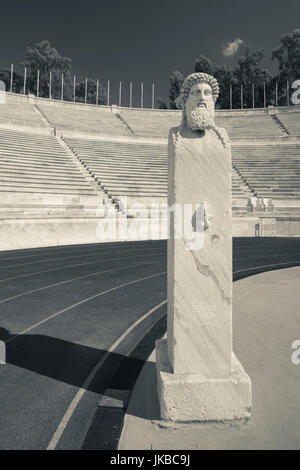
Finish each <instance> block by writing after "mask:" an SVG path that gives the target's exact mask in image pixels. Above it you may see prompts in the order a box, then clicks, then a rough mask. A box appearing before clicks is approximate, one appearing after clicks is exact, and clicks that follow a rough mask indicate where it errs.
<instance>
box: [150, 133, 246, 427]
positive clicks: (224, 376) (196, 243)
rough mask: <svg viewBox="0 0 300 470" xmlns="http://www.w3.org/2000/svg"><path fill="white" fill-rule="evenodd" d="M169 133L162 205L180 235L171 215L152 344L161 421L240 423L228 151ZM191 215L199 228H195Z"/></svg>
mask: <svg viewBox="0 0 300 470" xmlns="http://www.w3.org/2000/svg"><path fill="white" fill-rule="evenodd" d="M175 133H176V129H173V130H171V132H170V138H169V182H168V183H169V193H168V203H169V206H172V205H174V204H177V205H178V206H177V207H180V208H181V210H182V219H183V220H182V226H183V233H182V234H180V233H178V225H176V224H174V218H175V222H176V217H177V215H176V214H175V216H174V217H173V216H172V217H171V223H170V239H169V240H168V333H167V344H166V343H165V342H158V344H157V349H156V351H157V373H158V393H159V400H160V405H161V416H162V418H164V419H172V420H176V421H189V420H197V421H198V420H200V421H202V420H203V421H207V420H227V419H235V418H244V417H246V416H249V410H250V406H251V382H250V379H249V377H248V376H247V374H246V373H245V371H244V370H243V368H242V366H241V365H240V363H239V362H238V361H237V359H236V358H235V356H234V355H233V353H232V215H231V152H230V147H227V148H225V147H224V145H223V143H222V142H221V140H220V139H219V137H218V136H217V134H216V133H215V132H214V131H212V130H209V131H206V132H205V133H204V132H202V133H201V132H192V131H188V130H187V131H186V132H185V134H184V135H183V136H182V137H180V138H179V139H178V141H177V143H176V139H174V135H176V134H175ZM190 207H192V208H193V209H192V211H190V210H188V209H189V208H190ZM197 207H198V211H197V210H196V209H197ZM199 207H200V215H201V213H203V208H204V211H205V219H204V220H203V223H201V221H200V223H199V221H198V223H197V222H196V223H195V219H196V216H197V214H199ZM177 222H178V220H177ZM175 227H177V229H175ZM176 230H177V232H176Z"/></svg>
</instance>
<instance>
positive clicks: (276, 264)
mask: <svg viewBox="0 0 300 470" xmlns="http://www.w3.org/2000/svg"><path fill="white" fill-rule="evenodd" d="M290 263H300V260H296V261H286V262H285V263H275V264H265V265H264V266H255V267H253V268H246V269H239V270H238V271H233V274H235V273H241V272H243V271H253V270H254V269H261V268H271V267H273V266H283V265H284V266H286V265H287V264H290ZM288 267H290V268H296V267H297V266H288ZM259 274H260V273H259Z"/></svg>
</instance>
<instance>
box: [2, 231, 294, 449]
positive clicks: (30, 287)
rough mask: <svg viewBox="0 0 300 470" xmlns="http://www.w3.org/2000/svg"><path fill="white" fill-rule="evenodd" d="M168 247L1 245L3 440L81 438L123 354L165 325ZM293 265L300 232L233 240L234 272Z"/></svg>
mask: <svg viewBox="0 0 300 470" xmlns="http://www.w3.org/2000/svg"><path fill="white" fill-rule="evenodd" d="M166 247H167V245H166V241H146V242H124V243H106V244H96V245H77V246H62V247H49V248H37V249H29V250H17V251H13V252H1V253H0V287H1V294H0V318H1V321H0V324H1V327H0V339H2V340H4V341H5V342H6V347H7V364H6V365H3V366H0V380H1V384H2V385H1V389H0V402H1V404H2V405H1V408H2V410H1V425H0V448H1V449H46V448H49V443H50V444H51V445H50V448H61V449H79V448H81V447H82V444H83V443H84V442H85V438H86V436H87V434H88V431H89V429H90V424H91V418H92V416H93V412H94V410H95V409H96V408H97V403H98V397H99V395H101V393H104V391H105V389H106V388H107V386H108V385H109V384H110V382H111V380H113V377H114V373H115V372H116V371H117V370H118V369H119V368H120V367H121V365H122V361H123V360H124V357H125V356H128V355H129V354H130V352H131V351H133V350H135V348H136V347H137V346H138V344H139V342H140V340H141V338H144V337H145V338H146V337H147V335H148V333H149V332H150V331H154V330H155V328H156V327H157V325H159V327H157V329H156V330H155V331H156V333H155V334H156V335H161V334H163V332H164V329H165V320H164V313H165V312H166V305H165V299H166ZM296 265H300V239H297V238H270V239H267V238H237V239H234V240H233V279H234V280H238V279H241V278H243V277H247V276H251V275H253V274H257V273H258V272H262V271H266V270H271V269H280V268H285V267H289V266H296ZM155 306H159V307H158V308H157V309H155ZM149 312H151V314H149V315H147V313H149ZM145 315H146V316H145ZM133 325H135V326H134V328H132V326H133ZM131 328H132V329H131ZM125 332H128V335H125V336H124V333H125ZM152 336H153V335H152ZM120 338H122V340H121V341H119V342H118V340H119V339H120ZM151 341H152V342H151ZM151 341H150V342H148V343H149V344H148V346H147V347H146V348H145V345H144V346H143V348H144V352H143V354H145V352H147V351H148V349H147V348H149V347H151V345H152V344H153V338H152V339H151ZM114 345H115V346H116V347H115V348H114ZM140 354H141V353H140ZM140 357H142V355H141V356H140ZM104 358H106V359H105V360H104ZM101 361H102V362H101ZM97 364H101V367H100V368H99V370H97V373H95V376H94V377H92V379H91V380H90V381H89V382H86V381H87V378H88V377H89V376H90V374H91V372H92V371H93V370H94V369H95V367H96V368H97ZM80 390H83V391H84V393H82V396H81V398H80V401H79V402H78V403H77V405H76V407H75V408H74V409H73V410H72V414H71V415H70V416H69V415H68V422H67V423H65V422H64V423H63V424H65V426H64V427H63V429H62V427H59V426H60V424H61V422H62V420H63V418H64V416H65V414H66V411H67V410H68V409H69V407H70V405H71V404H72V403H73V401H74V400H75V398H76V396H78V392H79V391H80ZM58 429H60V431H61V430H62V432H60V433H59V435H58V434H55V433H57V430H58ZM54 436H55V439H54ZM53 439H54V440H53Z"/></svg>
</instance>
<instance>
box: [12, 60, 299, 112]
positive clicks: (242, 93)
mask: <svg viewBox="0 0 300 470" xmlns="http://www.w3.org/2000/svg"><path fill="white" fill-rule="evenodd" d="M13 73H14V66H13V64H12V65H11V71H10V92H12V89H13ZM26 80H27V68H26V67H25V68H24V88H23V93H24V95H25V94H26ZM39 87H40V71H39V70H38V72H37V94H36V96H37V97H39ZM73 89H74V91H73V101H74V103H75V101H76V76H75V75H74V78H73ZM87 94H88V79H87V78H86V79H85V96H84V102H85V104H86V103H87ZM263 94H264V98H263V101H264V108H266V107H267V92H266V82H264V83H263ZM289 94H290V93H289V82H288V81H287V82H286V98H287V103H286V104H287V106H289V105H290V98H289ZM140 97H141V101H140V107H141V108H143V107H144V84H143V82H141V89H140ZM51 98H52V72H51V71H50V73H49V99H51ZM63 99H64V74H61V100H63ZM98 102H99V80H98V79H97V81H96V100H95V104H96V105H98ZM106 104H107V106H109V105H110V104H111V103H110V81H109V80H107V95H106ZM118 105H119V107H121V106H122V82H120V83H119V102H118ZM275 106H276V107H277V106H278V83H277V82H276V84H275ZM129 107H130V108H132V82H130V84H129ZM151 107H152V109H153V108H154V107H155V85H154V83H152V94H151ZM240 107H241V109H243V108H244V87H243V84H241V85H240ZM252 107H253V108H255V85H254V83H252ZM229 108H230V109H232V108H233V104H232V83H230V89H229Z"/></svg>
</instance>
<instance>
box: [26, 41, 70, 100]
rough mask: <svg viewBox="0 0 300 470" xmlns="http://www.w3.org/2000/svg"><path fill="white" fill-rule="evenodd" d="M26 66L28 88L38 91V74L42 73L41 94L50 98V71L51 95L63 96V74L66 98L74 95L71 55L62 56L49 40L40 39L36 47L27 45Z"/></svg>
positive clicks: (55, 96)
mask: <svg viewBox="0 0 300 470" xmlns="http://www.w3.org/2000/svg"><path fill="white" fill-rule="evenodd" d="M23 65H24V67H26V68H27V85H28V90H29V91H31V92H33V93H35V94H36V92H37V75H38V70H39V73H40V82H39V96H42V97H44V98H49V94H50V71H51V72H52V79H51V97H52V98H56V99H59V98H61V85H62V74H63V80H64V99H71V97H72V92H73V90H72V78H71V65H72V61H71V59H70V58H69V57H63V56H61V55H60V54H59V53H58V51H57V50H56V49H55V48H54V47H52V46H51V44H50V42H49V41H40V42H38V43H37V44H35V46H34V47H27V49H26V51H25V56H24V63H23Z"/></svg>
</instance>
